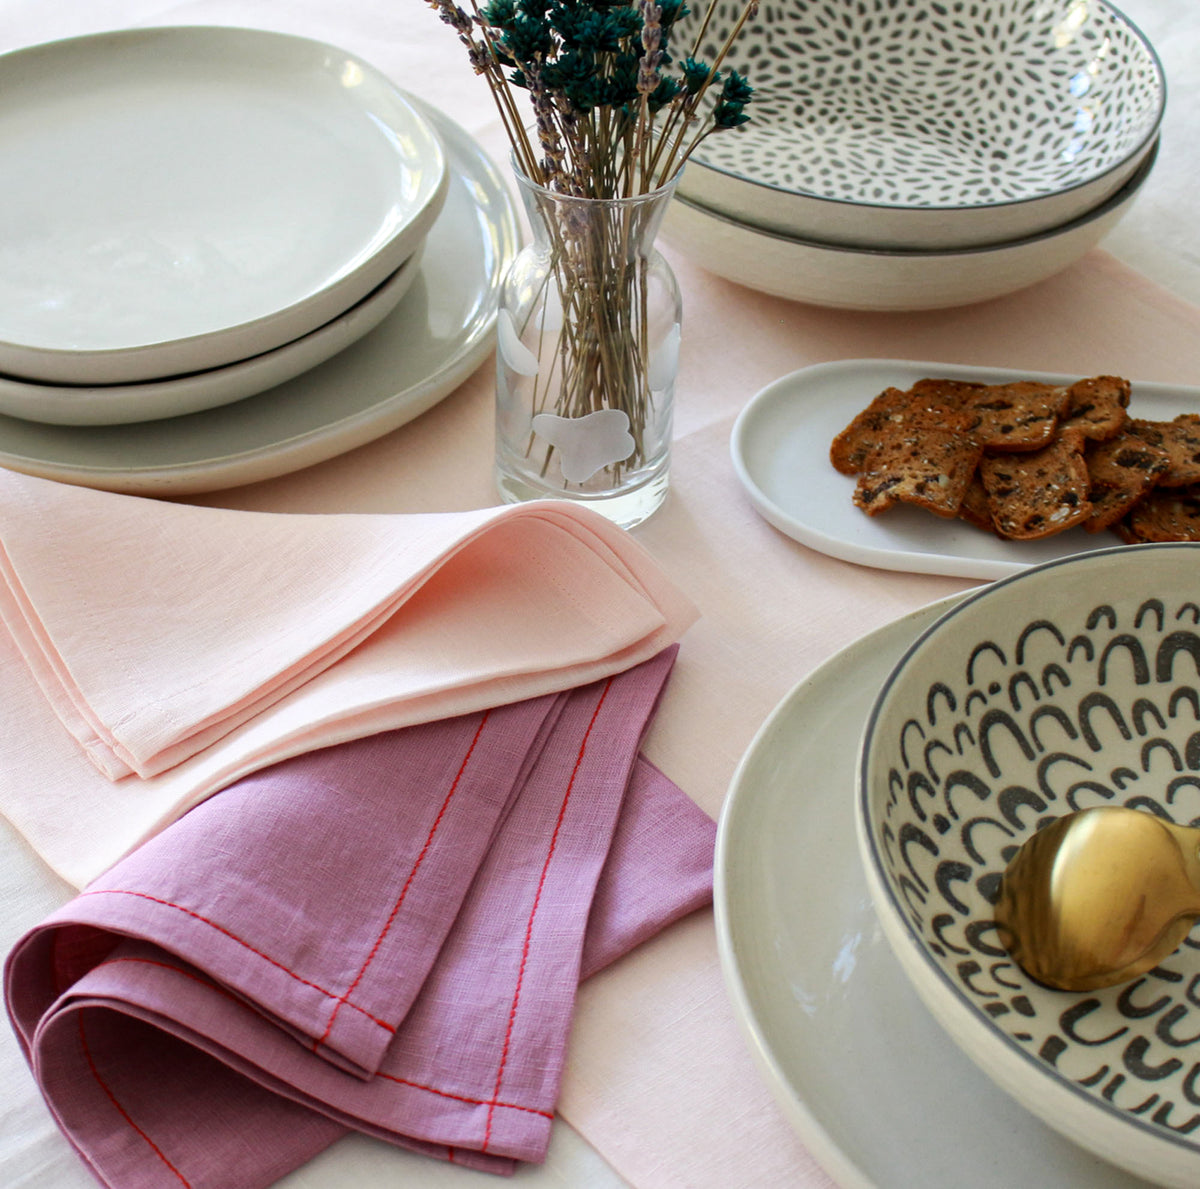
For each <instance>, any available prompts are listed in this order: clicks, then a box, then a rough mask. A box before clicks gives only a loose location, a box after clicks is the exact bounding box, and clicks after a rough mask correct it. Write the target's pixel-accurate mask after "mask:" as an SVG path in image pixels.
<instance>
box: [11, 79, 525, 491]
mask: <svg viewBox="0 0 1200 1189" xmlns="http://www.w3.org/2000/svg"><path fill="white" fill-rule="evenodd" d="M412 102H413V103H414V105H415V106H417V107H418V108H419V109H420V110H421V111H422V113H423V114H424V115H425V117H426V119H427V120H428V121H429V122H430V124H431V125H432V126H433V127H434V128H435V129H436V130H437V132H438V134H439V136H440V137H441V139H442V142H443V144H444V145H445V147H446V155H447V159H448V162H449V165H450V186H449V191H448V193H447V197H446V204H445V207H444V208H443V210H442V213H441V214H440V215H439V217H438V219H437V222H436V223H435V224H434V226H433V229H432V230H431V231H430V233H429V236H428V238H427V240H426V242H425V250H424V255H423V256H422V259H421V266H420V271H419V272H418V275H417V277H416V279H415V280H414V281H413V283H412V287H411V288H410V289H409V291H408V293H406V294H405V296H404V299H403V300H402V301H401V302H400V304H399V305H398V306H397V307H396V308H395V309H394V310H393V311H392V313H391V314H389V315H388V317H387V318H385V319H384V320H383V322H382V323H381V324H380V325H379V326H378V327H376V328H375V329H374V330H373V331H371V333H370V334H368V335H366V336H365V337H364V338H362V339H360V340H359V341H358V342H357V343H355V344H354V345H353V346H351V347H348V348H347V349H346V350H345V351H343V352H341V353H340V354H338V355H335V356H334V357H333V358H332V359H330V360H328V361H327V362H325V363H323V364H321V365H320V366H319V367H316V368H314V369H313V370H312V371H309V372H305V373H304V374H303V375H300V376H297V377H296V378H295V379H293V380H289V381H288V382H287V383H286V384H280V385H278V386H277V387H275V388H272V389H270V390H269V391H267V392H263V393H260V394H259V395H257V396H251V397H247V399H245V400H241V401H238V402H237V403H236V404H230V405H224V406H222V407H221V408H217V409H209V410H207V411H206V412H202V413H192V414H190V415H188V416H186V417H169V418H166V419H164V420H161V421H147V422H141V423H139V424H136V425H121V426H95V427H92V426H88V427H82V426H57V425H39V424H36V423H34V422H31V421H19V420H17V419H16V418H12V417H0V466H6V467H9V468H10V469H12V470H16V471H24V472H26V473H27V474H31V475H40V476H42V477H43V478H48V479H59V480H62V481H63V482H66V483H77V484H80V485H82V486H86V487H99V488H104V489H106V490H109V491H123V492H130V493H135V494H140V495H158V494H162V495H184V494H188V493H191V492H199V491H214V490H218V489H220V488H224V487H236V486H238V485H239V484H243V483H255V482H258V481H259V480H262V479H269V478H273V477H274V476H276V475H282V474H286V473H288V472H290V471H295V470H299V469H300V468H301V467H306V466H310V465H311V464H313V463H316V462H321V461H323V460H324V459H326V458H332V457H333V456H334V455H337V454H341V453H344V452H345V451H347V450H351V449H353V448H354V447H355V446H360V445H362V444H363V443H364V442H369V441H371V440H372V439H374V438H377V437H380V436H382V435H383V434H385V433H387V432H388V431H389V430H392V429H395V428H396V427H397V426H400V425H403V424H405V422H407V421H411V420H412V419H413V418H414V417H416V416H418V415H419V414H421V413H423V412H425V410H426V409H428V408H430V407H431V406H433V405H434V404H436V403H437V402H438V401H440V400H441V399H442V398H443V397H445V396H447V395H449V393H451V392H452V391H453V390H454V389H455V388H457V387H458V385H459V384H461V383H462V382H463V380H465V379H466V378H467V377H468V376H469V375H470V374H471V373H472V372H473V371H474V370H475V369H476V368H477V367H478V366H479V365H480V363H482V362H483V360H484V358H485V357H486V356H487V355H488V354H489V352H490V351H491V349H492V343H493V340H494V333H493V332H494V329H495V323H496V311H497V308H498V305H499V298H500V282H501V279H502V277H503V274H504V270H505V269H506V268H507V266H508V264H509V262H510V261H511V259H512V258H513V256H514V255H515V253H516V247H517V243H518V238H519V235H518V230H517V223H516V217H515V212H514V210H513V206H512V202H511V200H510V198H509V195H508V190H507V188H506V186H505V183H504V179H503V178H502V177H501V176H500V174H499V173H498V172H497V170H496V168H495V166H494V165H493V164H492V163H491V162H490V161H489V160H488V158H487V156H486V155H485V154H484V152H483V151H482V150H481V149H480V148H479V146H478V145H477V144H476V143H475V141H474V140H473V139H472V138H471V137H470V136H469V135H468V134H467V133H466V132H465V131H464V130H463V129H462V128H460V127H459V126H458V125H457V124H455V123H454V122H453V121H452V120H450V119H449V118H448V117H447V116H445V115H443V114H442V113H440V112H438V111H436V110H435V109H433V108H431V107H429V106H428V105H426V104H423V103H420V102H419V101H417V100H412Z"/></svg>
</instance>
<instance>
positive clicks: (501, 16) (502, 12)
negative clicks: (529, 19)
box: [479, 0, 517, 32]
mask: <svg viewBox="0 0 1200 1189" xmlns="http://www.w3.org/2000/svg"><path fill="white" fill-rule="evenodd" d="M479 15H480V16H481V17H482V18H483V20H484V23H485V24H487V25H490V26H491V27H492V28H494V29H500V30H501V31H504V32H507V31H508V30H509V29H511V28H512V27H513V24H514V23H515V21H516V19H517V6H516V4H515V2H514V0H492V2H491V3H490V4H488V5H486V6H485V7H484V8H483V9H482V11H481V12H480V14H479Z"/></svg>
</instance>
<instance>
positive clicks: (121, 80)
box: [0, 26, 447, 384]
mask: <svg viewBox="0 0 1200 1189" xmlns="http://www.w3.org/2000/svg"><path fill="white" fill-rule="evenodd" d="M0 91H2V92H3V95H4V104H3V106H2V107H0V162H2V165H0V371H3V372H5V373H7V374H9V375H12V376H20V377H22V378H27V379H34V380H42V381H50V382H53V383H60V384H122V383H131V382H137V381H142V380H149V379H157V378H162V377H166V376H174V375H179V374H182V373H185V372H193V371H200V370H203V369H207V368H214V367H219V366H222V365H224V364H227V363H231V362H233V361H235V360H239V359H245V358H247V357H249V356H251V355H257V354H260V353H261V352H263V351H268V350H271V349H273V348H275V347H278V346H280V345H282V344H283V343H286V342H290V341H292V340H294V339H297V338H299V337H300V336H301V335H304V334H307V333H309V332H310V331H312V330H314V329H316V328H317V327H318V326H321V325H323V324H324V323H327V322H329V321H330V320H331V319H333V318H334V317H336V315H338V314H340V313H341V312H343V311H344V310H346V309H348V308H349V307H350V306H352V305H354V304H355V303H356V302H358V301H360V300H361V299H362V298H363V297H365V296H366V295H367V294H368V293H370V292H371V291H372V290H373V289H375V288H376V287H377V286H378V285H380V284H381V283H382V282H383V281H384V280H385V279H386V278H387V277H388V276H390V275H391V274H392V273H393V272H395V271H396V269H397V268H399V266H400V265H401V264H402V263H403V262H404V260H405V259H407V258H408V257H409V256H410V255H412V253H413V251H414V250H415V248H416V247H417V246H418V245H419V244H420V242H421V240H422V239H423V238H424V236H425V233H426V232H427V231H428V229H429V227H430V226H431V225H432V224H433V221H434V219H435V218H436V217H437V213H438V211H439V209H440V206H441V203H442V202H443V201H444V199H445V192H446V180H447V179H446V161H445V155H444V153H443V151H442V148H441V145H440V144H439V143H438V138H437V136H436V135H435V133H434V132H433V130H432V128H431V127H430V126H429V123H428V121H426V120H425V119H424V118H423V117H422V116H421V115H420V114H419V113H418V112H417V111H416V110H415V109H414V108H413V106H412V105H411V104H410V103H409V102H408V101H407V100H406V99H405V98H404V96H403V95H402V94H401V93H400V92H399V91H398V90H397V89H396V88H395V86H393V85H392V83H391V82H390V81H389V80H388V79H387V78H385V77H384V76H383V75H382V74H381V73H380V72H378V71H377V70H375V69H374V68H373V67H371V66H369V65H368V64H367V63H365V62H363V61H361V60H360V59H358V58H356V57H353V56H351V55H349V54H347V53H345V52H344V51H341V50H337V49H335V48H333V47H332V46H328V45H324V44H322V43H321V42H316V41H310V40H307V39H305V38H300V37H292V36H288V35H284V34H279V33H268V32H266V31H262V30H252V29H235V28H217V27H213V28H205V27H198V26H180V27H174V28H162V29H136V30H124V31H120V32H114V33H101V34H95V35H91V36H86V37H78V38H71V39H69V40H65V41H56V42H50V43H48V44H45V45H40V46H33V47H31V48H28V49H22V50H16V51H14V52H12V53H9V54H6V55H4V56H3V57H0Z"/></svg>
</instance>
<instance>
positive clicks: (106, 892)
mask: <svg viewBox="0 0 1200 1189" xmlns="http://www.w3.org/2000/svg"><path fill="white" fill-rule="evenodd" d="M79 894H80V896H137V897H138V898H139V899H142V900H149V901H150V902H151V903H153V904H161V905H162V906H163V907H164V908H174V909H176V910H177V911H179V912H182V913H184V914H185V915H186V916H189V917H192V918H193V920H197V921H199V922H200V923H201V924H202V925H208V926H209V928H211V929H215V930H216V931H217V932H218V933H220V934H221V935H222V936H223V937H228V938H229V940H230V941H235V942H237V944H238V945H240V946H243V947H244V948H246V949H248V950H249V951H250V952H251V953H252V954H254V955H255V956H256V957H259V958H261V959H262V960H263V961H264V962H269V963H270V964H271V965H272V966H274V967H275V968H276V969H277V970H281V971H283V973H284V974H286V975H287V976H288V977H289V978H294V979H295V980H296V981H297V982H298V983H300V984H302V985H303V986H305V987H311V988H312V989H313V990H314V991H317V992H319V993H320V994H322V995H324V996H325V998H326V999H338V998H340V997H339V996H338V995H335V994H334V992H332V991H327V990H326V989H325V988H324V987H322V986H319V985H318V984H317V983H314V982H312V981H311V980H309V979H306V978H304V977H303V976H302V975H299V974H297V973H296V972H295V971H294V970H289V969H288V967H286V966H285V965H284V964H283V963H282V962H279V961H277V960H276V959H275V958H272V957H271V956H270V954H264V953H263V952H262V950H260V949H256V948H255V947H254V946H252V945H251V944H250V943H249V942H248V941H246V940H245V939H244V938H241V937H239V936H238V935H237V934H236V933H233V932H231V931H230V930H229V929H226V928H225V926H224V925H218V924H217V923H216V921H210V920H209V919H208V917H206V916H202V915H201V914H200V913H198V912H196V911H194V910H193V909H191V908H186V907H185V906H184V905H182V904H176V903H175V902H174V901H172V900H163V899H162V898H161V897H159V896H151V895H150V894H149V893H148V892H135V891H132V890H130V889H128V888H94V889H92V890H91V891H87V892H80V893H79ZM346 1006H347V1007H350V1008H353V1009H354V1010H355V1011H356V1012H359V1013H360V1014H362V1015H364V1016H365V1017H366V1018H367V1019H368V1020H370V1021H371V1023H372V1024H378V1025H379V1027H380V1028H382V1029H383V1030H384V1031H385V1032H389V1033H394V1032H395V1031H396V1028H395V1026H394V1025H392V1024H389V1023H388V1022H387V1021H386V1020H381V1019H378V1018H377V1017H376V1016H373V1015H372V1014H371V1013H370V1012H369V1011H367V1009H366V1008H365V1007H359V1006H358V1005H357V1004H355V1003H351V1002H350V1001H349V1000H346Z"/></svg>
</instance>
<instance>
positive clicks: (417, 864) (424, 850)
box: [313, 710, 492, 1053]
mask: <svg viewBox="0 0 1200 1189" xmlns="http://www.w3.org/2000/svg"><path fill="white" fill-rule="evenodd" d="M491 713H492V712H491V711H490V710H485V711H484V712H483V717H482V718H481V719H480V720H479V726H478V727H476V728H475V735H474V737H473V738H472V739H471V744H470V746H469V747H468V748H467V754H466V755H465V756H463V760H462V763H461V764H459V766H458V771H457V772H456V773H455V774H454V780H453V781H452V782H451V784H450V791H449V792H448V793H447V794H446V797H445V800H443V801H442V804H441V808H439V809H438V812H437V817H435V818H434V819H433V825H431V826H430V827H429V833H428V834H427V835H426V836H425V843H424V845H423V846H422V847H421V850H420V853H419V854H418V855H417V857H416V858H415V859H414V860H413V865H412V870H411V871H410V872H409V873H408V878H407V879H406V880H405V881H404V886H403V887H402V888H401V889H400V895H399V896H398V897H397V898H396V903H395V904H394V905H392V911H391V913H390V914H389V915H388V919H387V920H386V921H385V922H384V925H383V928H382V929H381V930H380V931H379V936H378V937H377V938H375V944H374V945H373V946H372V947H371V952H370V953H369V954H367V956H366V959H365V960H364V962H363V964H362V966H361V968H360V969H359V972H358V973H357V974H356V975H355V976H354V980H353V982H351V984H350V985H349V986H348V987H347V988H346V991H345V993H344V994H343V995H340V996H338V998H337V1001H336V1002H335V1003H334V1005H333V1011H332V1012H331V1013H330V1015H329V1023H328V1024H326V1025H325V1031H324V1032H323V1033H322V1034H321V1036H320V1037H318V1039H317V1040H316V1041H314V1043H313V1052H314V1053H315V1052H316V1051H317V1049H319V1048H320V1047H321V1045H323V1044H324V1043H325V1041H326V1040H328V1039H329V1034H330V1033H331V1032H332V1031H333V1025H334V1021H335V1020H336V1019H337V1015H338V1012H339V1011H340V1010H341V1006H342V1004H343V1003H348V1002H349V997H350V996H351V995H353V994H354V990H355V988H356V987H357V986H358V984H359V983H360V982H362V980H363V976H364V975H365V974H366V973H367V968H368V967H369V966H370V965H371V963H372V962H374V961H375V956H376V955H377V954H378V953H379V949H380V946H382V945H383V940H384V938H385V937H387V935H388V932H389V931H390V929H391V927H392V924H393V923H394V922H395V920H396V917H397V916H398V915H399V912H400V908H401V906H402V905H403V904H404V901H405V899H406V898H407V896H408V890H409V888H411V887H412V885H413V880H415V879H416V878H417V872H418V871H419V870H420V869H421V864H422V863H424V862H425V856H426V855H427V854H428V853H429V848H430V847H431V846H432V845H433V839H434V835H435V834H437V832H438V827H439V826H440V825H441V824H442V818H444V817H445V816H446V810H447V809H448V808H449V807H450V802H451V800H452V799H453V797H454V794H455V793H456V792H458V786H459V785H460V784H461V783H462V778H463V773H464V772H466V770H467V765H468V764H469V763H470V762H471V756H472V754H474V751H475V745H476V744H477V743H478V742H479V737H480V736H481V735H482V734H483V728H484V726H485V725H486V723H487V720H488V718H489V717H490V716H491ZM351 1006H353V1004H351Z"/></svg>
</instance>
